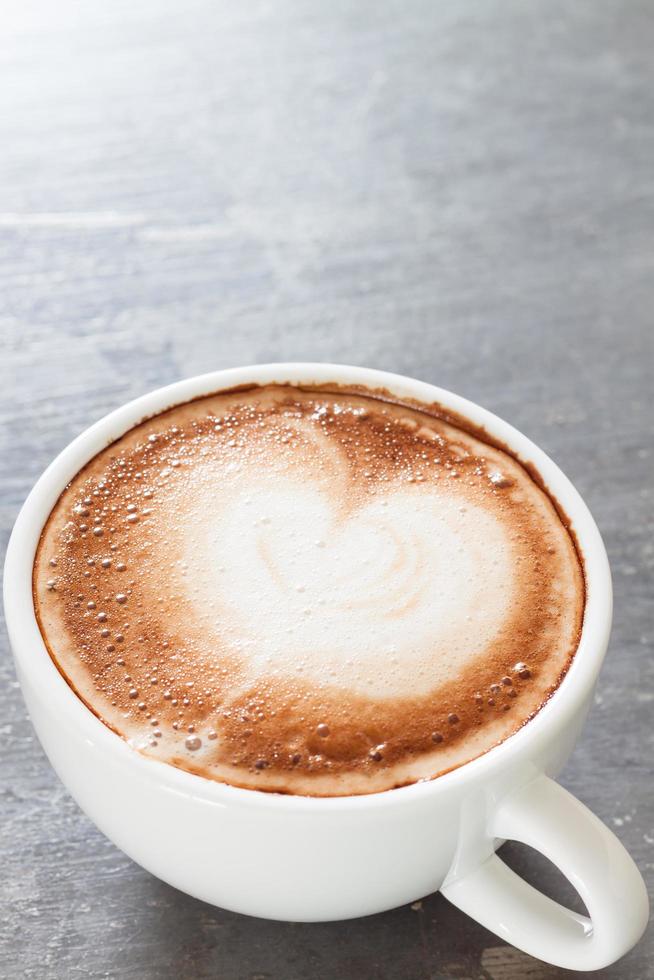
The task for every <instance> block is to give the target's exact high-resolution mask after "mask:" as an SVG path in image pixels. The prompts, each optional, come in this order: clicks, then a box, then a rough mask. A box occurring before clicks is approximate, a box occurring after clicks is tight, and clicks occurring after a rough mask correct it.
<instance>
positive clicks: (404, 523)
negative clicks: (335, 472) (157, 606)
mask: <svg viewBox="0 0 654 980" xmlns="http://www.w3.org/2000/svg"><path fill="white" fill-rule="evenodd" d="M208 468H209V470H210V469H211V467H208ZM214 475H215V474H214ZM340 475H341V480H342V484H341V487H340V488H339V487H338V486H335V485H334V483H332V485H331V487H330V490H329V493H326V492H324V490H323V489H322V488H321V487H320V486H316V485H314V483H313V480H312V474H311V471H310V469H309V468H307V470H306V471H303V472H291V473H289V472H281V473H272V474H267V473H265V472H263V473H262V472H257V471H256V469H255V468H254V467H252V468H251V467H242V468H240V469H239V471H238V473H237V474H236V475H232V476H231V477H230V478H227V479H224V478H223V480H221V481H220V483H221V486H220V489H219V490H215V489H214V487H215V484H214V482H213V480H211V479H210V478H208V479H207V478H205V480H202V481H201V482H202V483H203V485H205V486H206V485H208V486H209V487H210V488H211V491H210V493H209V494H206V495H205V493H200V494H197V496H195V497H194V498H193V500H192V502H189V505H188V510H187V519H186V520H185V522H184V525H183V535H184V554H185V561H186V563H187V566H188V568H191V567H192V568H193V570H194V571H193V575H192V576H187V578H186V582H187V584H188V585H189V586H191V597H192V602H193V603H194V604H195V605H196V607H197V609H198V611H199V614H200V616H201V617H202V620H203V622H204V623H205V624H206V626H207V629H208V630H212V631H214V632H216V633H218V634H219V639H220V640H221V641H224V640H225V638H227V639H228V641H229V643H230V647H231V649H232V650H233V651H234V652H237V653H238V654H239V655H240V656H241V657H242V658H243V660H244V661H245V662H246V663H247V666H248V674H250V675H252V676H256V675H260V674H271V673H274V674H284V673H289V674H301V675H302V677H303V678H304V679H307V680H309V679H310V680H311V681H313V682H315V683H317V684H334V685H336V686H338V687H342V688H345V689H347V690H350V691H353V692H355V693H360V694H365V695H369V696H373V697H379V698H383V697H396V696H398V695H400V696H401V695H411V694H415V693H419V692H421V691H424V690H426V689H429V688H432V687H434V686H435V685H437V684H439V683H442V682H444V681H446V680H448V679H451V678H454V677H456V676H457V675H458V674H459V673H460V671H461V668H462V667H465V666H466V665H467V664H469V663H470V662H471V661H472V660H474V658H475V657H476V656H478V654H479V650H480V649H483V648H484V647H485V646H486V645H487V644H488V643H490V642H491V641H492V640H493V638H494V636H495V635H496V633H497V629H498V626H499V625H501V624H502V623H503V622H504V621H505V617H506V615H507V611H508V609H509V607H510V603H511V599H512V591H513V587H514V581H513V579H514V577H513V569H512V562H511V542H510V541H509V540H508V536H507V533H506V529H505V528H504V527H503V526H502V524H501V523H500V522H499V521H498V520H497V518H496V517H495V516H494V515H493V514H491V513H489V512H488V511H487V510H484V509H483V508H482V507H480V506H476V505H474V504H470V503H466V504H465V505H463V504H462V503H461V501H460V498H459V499H457V498H456V497H453V496H452V494H451V492H448V487H447V485H445V486H443V487H441V486H433V485H425V484H421V485H419V487H418V486H414V487H412V488H410V489H409V488H407V486H406V485H403V484H402V483H398V484H397V485H393V484H389V485H388V486H386V487H385V488H384V492H383V495H378V496H374V497H372V499H370V500H367V501H365V502H363V503H362V504H361V505H358V506H355V507H352V508H351V509H348V511H347V512H346V513H345V514H342V513H339V512H338V508H337V507H336V506H335V504H334V501H335V500H340V499H342V493H343V492H345V491H346V490H347V485H348V475H347V473H346V472H343V473H341V474H340ZM207 476H208V474H207ZM444 482H445V481H444ZM250 679H251V678H250Z"/></svg>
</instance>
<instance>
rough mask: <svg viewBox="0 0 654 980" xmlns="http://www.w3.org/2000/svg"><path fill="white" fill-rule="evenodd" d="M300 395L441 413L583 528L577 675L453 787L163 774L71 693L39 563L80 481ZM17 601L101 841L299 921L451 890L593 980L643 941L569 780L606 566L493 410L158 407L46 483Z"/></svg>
mask: <svg viewBox="0 0 654 980" xmlns="http://www.w3.org/2000/svg"><path fill="white" fill-rule="evenodd" d="M285 381H289V382H296V383H302V382H304V383H328V382H330V381H331V382H339V383H341V384H345V385H347V384H357V385H366V386H369V387H371V388H380V387H382V388H386V389H388V390H389V391H390V392H392V393H393V394H394V395H396V396H397V397H398V398H399V399H402V398H405V397H408V398H412V399H418V400H420V401H423V402H434V401H437V402H439V403H440V404H441V405H443V406H445V407H446V408H448V409H452V410H453V411H455V412H457V413H459V414H461V415H463V416H465V417H467V418H468V419H470V420H471V421H472V422H473V423H475V424H476V425H480V426H483V427H484V428H485V429H486V430H487V431H488V432H489V433H490V434H491V435H493V436H495V437H497V438H498V439H500V440H501V441H502V442H503V443H505V444H507V445H508V446H510V447H511V449H512V450H513V451H514V452H515V454H516V456H518V457H519V458H520V459H521V460H523V461H528V462H530V463H533V464H534V465H535V466H536V468H537V469H538V471H539V472H540V474H541V476H542V477H543V479H544V480H545V483H546V484H547V486H548V487H549V489H550V491H551V493H552V494H553V495H554V497H555V498H556V499H557V500H558V501H559V503H560V504H561V506H562V507H563V509H564V511H565V512H566V513H567V514H568V515H569V517H570V518H571V521H572V525H573V527H574V531H575V534H576V535H577V539H578V541H579V544H580V547H581V550H582V553H583V559H584V564H585V569H586V576H587V590H588V598H587V605H586V610H585V616H584V623H583V631H582V636H581V642H580V644H579V649H578V651H577V654H576V656H575V658H574V661H573V663H572V666H571V668H570V670H569V671H568V673H567V675H566V676H565V678H564V680H563V682H562V684H561V685H560V687H559V688H558V690H557V691H556V693H555V694H554V696H553V697H552V698H551V699H550V700H549V701H548V703H547V704H546V705H545V706H544V707H543V708H542V709H541V711H540V712H539V713H538V714H537V715H536V717H535V718H534V719H532V721H530V722H529V723H528V724H527V725H526V726H525V727H524V728H522V729H520V731H518V732H517V733H516V734H515V735H513V736H511V737H510V738H508V739H507V740H506V741H505V742H503V743H502V744H500V745H498V746H496V747H495V748H493V749H492V750H491V751H490V752H488V753H487V754H486V755H483V756H481V757H480V758H478V759H475V760H474V761H472V762H469V763H467V764H466V765H463V766H461V767H460V768H458V769H455V770H454V771H453V772H450V773H447V774H446V775H444V776H440V777H439V778H438V779H434V780H431V781H425V782H420V783H416V784H414V785H412V786H407V787H403V788H401V789H393V790H389V791H387V792H383V793H375V794H371V795H368V796H350V797H335V798H331V799H317V798H309V797H302V796H282V795H275V794H272V793H263V792H259V791H254V790H247V789H237V788H235V787H232V786H227V785H224V784H221V783H218V782H213V781H211V780H208V779H204V778H203V777H200V776H195V775H192V774H191V773H188V772H184V771H182V770H180V769H176V768H174V767H173V766H170V765H167V764H165V763H161V762H158V761H156V760H154V759H151V758H146V757H145V756H144V755H141V754H139V753H138V752H137V751H135V750H134V749H132V748H130V747H129V745H128V744H127V743H126V742H125V741H123V740H122V739H121V738H120V737H119V736H118V735H116V734H114V733H113V732H112V731H110V730H109V728H107V727H106V726H105V725H103V724H102V722H100V721H99V720H98V719H97V718H96V717H95V715H93V714H92V712H91V711H89V710H88V709H87V708H86V707H85V706H84V704H83V703H82V702H81V701H80V700H79V699H78V698H77V697H76V695H75V694H74V693H73V692H72V690H71V689H70V688H69V687H68V685H67V684H66V682H65V681H64V680H63V678H62V677H61V675H60V674H59V672H58V671H57V669H56V667H55V666H54V664H53V662H52V660H51V659H50V656H49V655H48V652H47V649H46V647H45V645H44V643H43V640H42V638H41V634H40V632H39V628H38V625H37V622H36V618H35V615H34V608H33V603H32V565H33V561H34V555H35V551H36V546H37V543H38V540H39V535H40V533H41V530H42V528H43V525H44V523H45V521H46V519H47V517H48V514H49V513H50V510H51V508H52V507H53V505H54V503H55V501H56V500H57V498H58V496H59V494H60V493H61V492H62V490H63V489H64V487H65V486H66V484H67V483H68V481H69V480H71V479H72V477H73V476H74V475H75V474H76V473H77V472H78V470H79V469H80V468H81V467H82V466H83V465H84V464H85V463H86V462H87V461H88V460H89V459H90V458H91V457H92V456H94V455H95V454H96V453H97V452H99V451H100V450H101V449H103V448H104V447H105V446H106V445H107V444H108V443H110V442H112V441H113V440H114V439H116V438H118V437H119V436H120V435H122V434H123V433H124V432H126V431H127V430H128V429H130V428H131V427H132V426H134V425H135V424H137V423H138V422H140V421H141V420H142V419H144V418H145V417H148V416H151V415H155V414H157V413H158V412H161V411H163V410H164V409H166V408H169V407H170V406H172V405H176V404H178V403H181V402H185V401H187V400H188V399H191V398H195V397H197V396H198V395H204V394H209V393H211V392H215V391H219V390H220V389H224V388H231V387H233V386H235V385H241V384H247V383H249V382H254V383H259V384H261V383H267V382H285ZM4 591H5V610H6V617H7V625H8V630H9V636H10V639H11V645H12V648H13V651H14V655H15V659H16V666H17V671H18V677H19V679H20V683H21V687H22V689H23V693H24V696H25V700H26V702H27V706H28V709H29V712H30V716H31V718H32V721H33V723H34V727H35V728H36V731H37V733H38V736H39V738H40V740H41V743H42V745H43V747H44V749H45V751H46V753H47V755H48V757H49V759H50V761H51V762H52V765H53V766H54V768H55V770H56V771H57V773H58V774H59V776H60V778H61V779H62V781H63V782H64V783H65V785H66V786H67V787H68V789H69V790H70V792H71V794H72V795H73V797H74V798H75V799H76V800H77V802H78V803H79V805H80V806H81V807H82V809H83V810H84V811H85V812H86V813H87V814H88V816H89V817H90V818H91V819H92V820H93V821H94V823H95V824H97V826H98V827H99V828H100V830H102V831H103V833H105V834H106V835H107V837H109V838H110V839H111V840H112V841H113V842H114V843H115V844H116V845H117V846H118V847H120V848H121V849H122V850H123V851H125V853H126V854H128V855H129V856H130V857H131V858H133V859H134V860H135V861H137V862H138V863H139V864H141V865H142V866H143V867H144V868H147V869H148V871H151V872H152V873H153V874H155V875H157V876H158V877H160V878H162V879H163V880H164V881H167V882H169V883H170V884H171V885H174V886H175V887H177V888H180V889H182V890H183V891H185V892H188V893H189V894H190V895H194V896H196V897H197V898H201V899H203V900H204V901H206V902H210V903H212V904H214V905H218V906H221V907H223V908H227V909H232V910H234V911H237V912H244V913H247V914H249V915H256V916H263V917H266V918H271V919H288V920H295V921H316V920H326V919H346V918H350V917H354V916H360V915H369V914H370V913H373V912H381V911H383V910H385V909H390V908H393V907H395V906H398V905H402V904H404V903H406V902H411V901H413V900H415V899H417V898H420V897H421V896H424V895H426V894H429V893H430V892H434V891H436V890H437V889H440V890H441V891H442V892H443V894H444V895H445V896H446V898H448V899H449V901H451V902H453V903H454V904H455V905H457V906H458V907H459V908H460V909H462V910H463V911H464V912H466V913H467V914H468V915H470V916H472V918H474V919H476V920H477V921H478V922H480V923H482V924H483V925H484V926H486V927H487V928H488V929H490V930H492V931H493V932H495V933H497V934H498V935H499V936H501V937H502V938H503V939H506V940H507V941H508V942H510V943H512V944H513V945H514V946H518V947H519V948H520V949H523V950H525V951H526V952H527V953H531V954H532V955H533V956H537V957H540V958H541V959H543V960H546V961H548V962H550V963H553V964H556V965H558V966H562V967H568V968H571V969H576V970H593V969H598V968H601V967H604V966H606V965H607V964H609V963H612V962H613V961H614V960H616V959H617V958H618V957H620V956H621V955H622V954H623V953H625V952H626V951H627V950H628V949H630V948H631V946H632V945H633V944H634V943H635V942H636V941H637V940H638V939H639V937H640V936H641V934H642V932H643V930H644V928H645V925H646V922H647V917H648V903H647V894H646V890H645V886H644V883H643V880H642V878H641V876H640V874H639V872H638V870H637V868H636V866H635V865H634V863H633V861H632V860H631V858H630V857H629V855H628V854H627V852H626V851H625V849H624V848H623V846H622V844H621V843H620V842H619V841H618V840H617V838H616V837H615V836H614V835H613V834H612V833H611V832H610V831H609V830H608V829H607V828H606V827H605V826H604V824H603V823H601V822H600V820H598V819H597V817H595V816H594V815H593V814H592V813H591V812H590V811H589V810H587V809H586V807H585V806H583V804H582V803H580V802H579V801H578V800H576V799H575V798H574V797H573V796H571V795H570V793H568V792H567V791H566V790H564V789H563V788H562V787H561V786H559V785H557V783H555V782H554V781H553V779H552V777H554V776H556V774H557V773H558V772H559V770H560V769H561V767H562V766H563V765H564V763H565V762H566V760H567V758H568V756H569V755H570V753H571V751H572V749H573V746H574V743H575V740H576V738H577V736H578V735H579V731H580V729H581V726H582V723H583V720H584V717H585V715H586V711H587V709H588V706H589V704H590V702H591V699H592V695H593V688H594V685H595V680H596V678H597V674H598V671H599V669H600V666H601V663H602V660H603V658H604V654H605V651H606V646H607V642H608V637H609V629H610V625H611V579H610V573H609V567H608V562H607V557H606V552H605V550H604V546H603V544H602V540H601V538H600V535H599V532H598V530H597V527H596V525H595V523H594V521H593V519H592V517H591V515H590V513H589V511H588V509H587V508H586V506H585V504H584V503H583V501H582V500H581V498H580V496H579V494H578V493H577V492H576V490H575V489H574V487H573V486H572V484H571V483H570V482H569V480H567V479H566V477H565V476H564V475H563V473H561V471H560V470H559V469H558V468H557V467H556V466H555V465H554V463H553V462H552V461H551V460H550V459H549V458H548V457H547V456H546V455H545V454H544V453H543V452H542V451H541V450H540V449H538V448H537V447H536V446H535V445H533V443H531V442H530V441H529V440H528V439H526V438H525V436H523V435H521V434H520V433H519V432H517V431H516V430H515V429H513V428H512V427H511V426H509V425H507V423H506V422H503V421H501V420H500V419H499V418H497V417H496V416H494V415H491V414H490V413H489V412H487V411H484V409H482V408H479V407H478V406H477V405H474V404H472V403H471V402H468V401H466V400H465V399H463V398H459V397H458V396H456V395H453V394H451V393H450V392H447V391H444V390H442V389H440V388H435V387H433V386H432V385H428V384H424V383H422V382H419V381H413V380H410V379H408V378H404V377H400V376H399V375H394V374H386V373H383V372H380V371H372V370H366V369H363V368H356V367H344V366H341V365H330V364H269V365H260V366H257V367H246V368H238V369H234V370H227V371H218V372H215V373H211V374H205V375H202V376H201V377H196V378H190V379H189V380H186V381H180V382H179V383H178V384H173V385H170V386H169V387H167V388H161V389H159V390H157V391H153V392H152V393H151V394H148V395H145V396H144V397H142V398H138V399H137V400H136V401H133V402H130V403H129V404H128V405H125V406H124V407H122V408H119V409H118V410H117V411H115V412H112V413H111V414H110V415H108V416H106V418H104V419H102V420H101V421H100V422H97V423H96V424H95V425H93V426H91V428H90V429H88V430H87V431H86V432H84V433H82V435H81V436H79V437H78V438H77V439H75V441H74V442H72V443H71V444H70V445H69V446H68V447H67V448H66V449H64V451H63V452H62V453H61V454H60V455H59V456H58V457H57V458H56V459H55V461H54V462H53V463H52V464H51V465H50V466H49V467H48V469H47V470H46V472H45V473H44V474H43V476H42V477H41V478H40V480H39V481H38V483H37V484H36V486H35V487H34V489H33V490H32V492H31V494H30V495H29V497H28V499H27V501H26V503H25V505H24V506H23V508H22V510H21V512H20V514H19V516H18V519H17V521H16V525H15V527H14V531H13V534H12V537H11V541H10V543H9V549H8V552H7V560H6V565H5V580H4ZM598 778H602V774H601V773H598ZM507 838H510V839H512V840H517V841H522V842H523V843H525V844H529V845H530V846H531V847H534V848H536V849H537V850H538V851H540V852H541V853H542V854H544V855H545V856H546V857H548V858H549V859H550V860H551V861H553V862H554V864H555V865H556V866H557V867H558V868H560V870H561V871H562V872H563V874H564V875H565V876H566V877H567V878H568V879H569V880H570V881H571V882H572V884H573V885H574V887H575V888H576V889H577V891H578V892H579V894H580V896H581V898H582V899H583V901H584V903H585V905H586V908H587V910H588V913H589V916H588V917H585V916H582V915H577V914H576V913H574V912H571V911H570V910H569V909H566V908H564V907H562V906H561V905H558V904H557V903H556V902H553V901H551V900H550V899H549V898H547V897H545V896H544V895H543V894H542V893H541V892H539V891H537V890H536V889H535V888H533V887H532V886H531V885H529V884H527V883H526V882H525V881H523V880H522V879H521V878H520V877H519V876H518V875H516V874H515V873H514V872H513V871H511V870H510V869H509V868H508V867H507V866H506V865H505V864H504V863H503V861H502V860H501V859H500V858H499V857H497V856H496V854H495V851H496V849H497V848H498V847H499V845H500V844H501V843H502V842H503V841H504V840H505V839H507Z"/></svg>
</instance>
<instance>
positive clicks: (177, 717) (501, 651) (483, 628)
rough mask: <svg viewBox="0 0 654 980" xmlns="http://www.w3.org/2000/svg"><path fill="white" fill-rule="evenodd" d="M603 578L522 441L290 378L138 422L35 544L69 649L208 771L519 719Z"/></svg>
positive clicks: (335, 781) (409, 752) (290, 786)
mask: <svg viewBox="0 0 654 980" xmlns="http://www.w3.org/2000/svg"><path fill="white" fill-rule="evenodd" d="M583 596H584V592H583V577H582V573H581V568H580V564H579V560H578V557H577V554H576V551H575V548H574V545H573V542H572V540H571V538H570V535H569V533H568V532H567V530H566V528H565V526H564V524H563V523H562V521H561V519H560V518H559V516H558V514H557V512H556V510H555V508H554V506H553V504H552V502H551V500H550V499H549V497H548V496H547V495H546V494H545V493H544V492H543V491H542V490H541V489H540V488H539V486H538V485H537V484H536V483H535V482H534V480H533V479H532V478H531V477H530V476H529V474H528V473H527V472H526V471H525V469H523V467H522V466H520V465H519V464H518V463H517V462H516V461H515V460H514V459H513V458H512V457H510V456H509V455H508V454H506V453H504V452H502V451H501V450H499V449H496V448H494V447H492V446H490V445H488V444H487V443H485V442H482V441H480V439H478V438H477V437H475V436H473V435H471V434H469V433H468V432H466V431H464V430H463V429H461V428H458V427H455V426H453V425H451V424H449V423H448V422H446V421H444V419H443V418H440V417H438V416H437V415H436V414H432V413H431V412H427V411H420V410H418V409H416V408H414V407H411V408H410V407H407V406H400V405H396V404H391V403H385V402H383V401H381V400H379V399H377V398H373V397H368V396H367V395H362V394H354V393H344V392H336V393H329V392H327V391H320V390H299V389H297V388H290V387H275V386H268V387H266V388H263V389H252V390H249V391H245V392H237V393H232V394H229V393H228V394H223V395H216V396H212V397H209V398H205V399H199V400H197V401H195V402H191V403H188V404H186V405H183V406H180V407H179V408H176V409H172V410H171V411H169V412H167V413H164V414H163V415H160V416H158V417H157V418H155V419H152V420H150V421H149V422H146V423H144V424H143V425H142V426H139V427H137V428H136V429H134V430H132V431H131V432H129V433H127V435H126V436H124V437H123V438H122V439H120V440H119V441H118V442H117V443H115V444H114V445H113V446H111V447H109V448H108V449H107V450H105V451H104V452H102V453H101V454H99V456H97V457H96V458H95V459H94V460H93V461H92V462H91V463H90V464H89V466H87V467H86V468H85V469H84V470H83V471H82V472H81V473H80V474H78V476H77V477H76V478H75V480H73V482H72V483H71V485H70V486H69V488H68V489H67V490H66V491H65V492H64V494H63V495H62V497H61V498H60V500H59V502H58V504H57V506H56V507H55V509H54V511H53V513H52V515H51V517H50V519H49V521H48V524H47V525H46V528H45V530H44V533H43V536H42V540H41V544H40V547H39V552H38V555H37V561H36V564H35V605H36V609H37V613H38V615H39V620H40V623H41V628H42V632H43V634H44V637H45V638H46V641H47V643H48V645H49V648H50V650H51V653H52V655H53V658H54V660H55V662H56V663H57V665H58V666H59V668H60V670H61V672H62V673H63V674H64V676H65V677H66V679H67V680H68V682H69V683H70V684H71V686H72V687H73V688H74V689H75V690H76V691H77V693H78V694H79V695H80V697H82V699H83V700H84V701H85V702H86V703H87V704H88V705H89V707H91V708H92V710H94V711H95V712H96V713H97V714H98V715H99V717H101V718H102V720H103V721H105V723H106V724H108V725H109V726H110V727H112V728H113V729H114V730H115V731H117V732H118V733H119V734H121V735H122V736H123V737H125V738H127V739H128V740H129V741H130V742H131V744H133V745H134V746H135V747H136V748H138V749H140V750H141V751H143V752H146V753H148V754H151V755H153V756H155V757H157V758H160V759H162V760H163V761H167V762H170V763H172V764H174V765H177V766H180V767H181V768H185V769H188V770H190V771H192V772H198V773H201V774H202V775H206V776H209V777H212V778H216V779H221V780H224V781H227V782H230V783H232V784H236V785H240V786H248V787H256V788H261V789H270V790H277V791H282V792H293V793H309V794H316V795H337V794H342V793H361V792H372V791H376V790H380V789H386V788H390V787H392V786H395V785H401V784H403V783H406V782H412V781H414V780H416V779H421V778H429V777H432V776H435V775H437V774H439V773H440V772H443V771H445V770H447V769H449V768H452V767H453V766H456V765H460V764H462V763H463V762H465V761H467V760H468V759H470V758H473V757H474V756H476V755H478V754H480V753H481V752H483V751H486V750H487V749H488V748H490V747H491V746H492V745H494V744H496V743H497V742H498V741H501V740H502V739H504V738H506V737H507V736H508V735H510V734H511V733H512V732H514V731H515V730H516V729H517V728H519V727H520V725H522V724H524V722H525V721H527V720H528V719H529V718H530V717H531V716H532V715H533V714H534V713H535V712H536V711H537V710H538V709H539V707H540V706H541V705H542V704H543V702H544V701H545V700H546V699H547V698H548V697H549V695H550V694H551V693H552V691H553V690H554V689H555V688H556V686H557V684H558V683H559V681H560V679H561V677H562V675H563V673H564V672H565V670H566V669H567V666H568V664H569V661H570V658H571V656H572V654H573V653H574V650H575V648H576V644H577V641H578V635H579V630H580V625H581V617H582V613H583Z"/></svg>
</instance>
